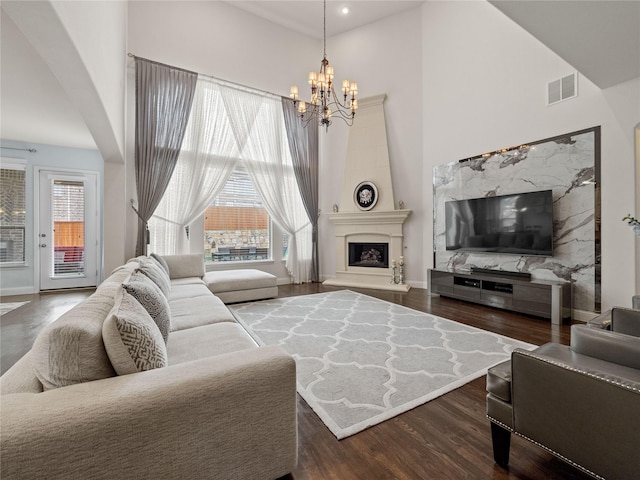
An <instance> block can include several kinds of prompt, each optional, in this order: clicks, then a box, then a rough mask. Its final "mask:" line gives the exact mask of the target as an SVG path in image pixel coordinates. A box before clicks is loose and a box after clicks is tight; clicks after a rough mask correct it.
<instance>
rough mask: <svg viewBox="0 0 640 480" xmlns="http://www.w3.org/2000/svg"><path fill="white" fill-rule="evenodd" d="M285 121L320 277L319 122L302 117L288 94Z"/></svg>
mask: <svg viewBox="0 0 640 480" xmlns="http://www.w3.org/2000/svg"><path fill="white" fill-rule="evenodd" d="M282 110H283V112H284V124H285V128H286V130H287V140H288V142H289V150H290V151H291V158H292V160H293V171H294V172H295V175H296V180H297V181H298V187H299V188H300V195H301V196H302V202H303V203H304V208H305V210H306V212H307V216H308V217H309V221H310V222H311V226H312V227H313V233H312V237H311V240H312V248H313V251H312V257H311V280H312V281H314V282H318V281H319V280H320V269H319V262H318V215H319V211H318V124H317V123H316V122H314V121H311V122H308V123H307V124H306V125H304V122H302V121H300V118H299V117H298V112H297V111H296V108H295V106H294V104H293V101H292V100H291V99H289V98H284V97H283V98H282Z"/></svg>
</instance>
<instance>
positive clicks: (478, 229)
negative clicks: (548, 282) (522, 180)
mask: <svg viewBox="0 0 640 480" xmlns="http://www.w3.org/2000/svg"><path fill="white" fill-rule="evenodd" d="M444 210H445V223H446V231H445V236H446V248H447V250H460V251H469V252H495V253H512V254H524V255H546V256H551V255H553V195H552V192H551V190H544V191H540V192H528V193H517V194H513V195H500V196H496V197H483V198H471V199H468V200H452V201H449V202H445V205H444Z"/></svg>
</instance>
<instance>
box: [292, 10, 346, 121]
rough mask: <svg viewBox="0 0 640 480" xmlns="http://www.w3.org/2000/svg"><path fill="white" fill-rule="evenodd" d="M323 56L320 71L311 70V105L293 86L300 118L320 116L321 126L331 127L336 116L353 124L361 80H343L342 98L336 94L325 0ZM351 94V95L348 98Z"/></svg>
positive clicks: (307, 119)
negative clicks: (328, 56)
mask: <svg viewBox="0 0 640 480" xmlns="http://www.w3.org/2000/svg"><path fill="white" fill-rule="evenodd" d="M323 34H324V57H323V58H322V62H320V71H319V72H310V73H309V85H311V101H310V102H309V107H307V102H303V101H299V100H298V87H297V86H296V85H292V86H291V92H290V93H289V96H290V97H291V98H292V99H293V102H294V106H296V108H297V110H298V113H299V114H300V118H301V119H302V120H303V121H305V125H306V124H308V123H309V122H310V121H311V120H312V119H316V120H319V124H320V126H324V127H325V129H326V130H329V125H331V119H332V118H333V117H334V116H337V117H338V118H341V119H342V120H344V121H345V123H346V124H347V125H349V126H351V125H353V117H355V115H356V110H357V109H358V99H357V98H356V96H357V95H358V83H357V82H349V80H343V81H342V97H343V101H342V102H341V101H340V99H339V98H338V96H337V95H336V92H335V89H334V82H333V77H334V73H333V67H332V66H331V65H330V64H329V60H328V59H327V1H326V0H324V30H323ZM349 96H350V97H351V98H350V99H349Z"/></svg>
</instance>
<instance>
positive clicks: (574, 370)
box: [518, 350, 640, 393]
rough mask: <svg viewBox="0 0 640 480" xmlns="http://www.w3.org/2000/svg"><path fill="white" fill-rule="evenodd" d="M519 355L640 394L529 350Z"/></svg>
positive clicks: (610, 380)
mask: <svg viewBox="0 0 640 480" xmlns="http://www.w3.org/2000/svg"><path fill="white" fill-rule="evenodd" d="M518 353H519V354H521V355H525V356H527V357H531V358H535V359H536V360H540V361H541V362H545V363H549V364H551V365H555V366H557V367H560V368H564V369H565V370H569V371H572V372H575V373H578V374H580V375H586V376H587V377H591V378H595V379H597V380H600V381H603V382H606V383H609V384H611V385H615V386H617V387H621V388H624V389H625V390H630V391H632V392H635V393H640V388H638V387H633V386H631V385H626V384H624V383H622V382H620V381H617V380H612V379H610V378H606V377H603V376H602V375H601V374H596V373H592V372H587V371H586V370H581V369H579V368H575V367H572V366H570V365H567V364H566V363H561V362H558V361H556V360H552V359H550V358H548V357H542V356H540V355H536V354H534V353H531V352H529V351H527V350H519V351H518Z"/></svg>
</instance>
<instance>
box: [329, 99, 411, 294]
mask: <svg viewBox="0 0 640 480" xmlns="http://www.w3.org/2000/svg"><path fill="white" fill-rule="evenodd" d="M385 98H386V95H379V96H377V97H371V98H366V99H362V100H361V101H360V104H359V108H358V113H357V115H356V119H355V121H354V124H353V126H351V127H350V129H349V145H348V148H347V159H346V163H345V179H344V185H343V188H342V196H341V200H340V205H337V207H338V210H339V211H337V212H333V213H328V214H326V216H327V217H328V219H329V220H330V221H331V223H332V224H333V226H334V229H335V239H336V240H335V248H336V276H335V277H334V278H330V279H327V280H325V281H324V284H325V285H332V286H340V287H361V288H375V289H383V290H393V291H402V292H406V291H408V290H409V289H410V288H411V287H410V286H409V285H408V284H407V283H406V282H405V283H396V282H394V281H393V279H392V269H391V265H392V262H393V261H394V260H395V262H396V264H398V263H399V262H400V257H401V256H403V249H404V242H403V224H404V222H405V220H406V219H407V218H408V217H409V215H410V214H411V210H406V209H404V208H396V206H395V200H394V196H393V186H392V182H391V167H390V163H389V149H388V146H387V133H386V126H385V119H384V108H383V104H384V100H385ZM363 182H368V183H369V184H371V185H373V186H374V188H375V198H374V202H375V203H374V205H373V207H371V206H370V205H366V204H363V203H360V205H359V203H358V198H359V196H358V193H357V190H358V187H359V186H360V185H361V184H362V183H363ZM354 245H359V246H362V248H360V247H354ZM350 250H351V254H352V255H351V256H352V258H351V261H350V258H349V253H350ZM354 253H355V255H356V256H359V257H361V258H359V259H358V258H356V259H354V258H353V256H354ZM354 260H355V261H354ZM358 260H359V261H358ZM398 274H399V271H398V270H396V275H398ZM396 280H398V278H397V277H396Z"/></svg>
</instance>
